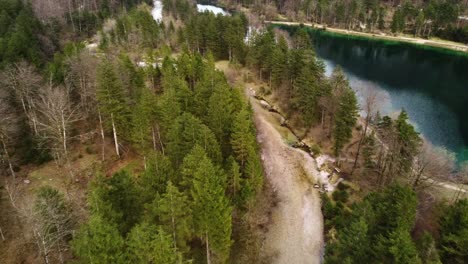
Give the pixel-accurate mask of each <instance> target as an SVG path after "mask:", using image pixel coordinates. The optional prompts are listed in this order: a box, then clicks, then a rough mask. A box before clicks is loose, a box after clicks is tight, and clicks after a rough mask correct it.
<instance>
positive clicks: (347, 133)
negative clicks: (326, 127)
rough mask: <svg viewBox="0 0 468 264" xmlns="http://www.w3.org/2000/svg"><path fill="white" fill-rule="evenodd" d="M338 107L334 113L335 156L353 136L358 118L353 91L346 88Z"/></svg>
mask: <svg viewBox="0 0 468 264" xmlns="http://www.w3.org/2000/svg"><path fill="white" fill-rule="evenodd" d="M339 102H340V105H339V109H338V111H337V113H336V117H335V124H334V133H333V136H334V146H333V149H334V151H335V155H337V156H338V155H339V154H340V152H341V149H342V148H343V147H344V145H345V144H346V143H348V142H349V140H350V139H351V137H352V135H353V128H354V126H355V125H356V120H357V116H358V103H357V99H356V94H355V93H354V91H353V90H352V89H351V88H349V87H347V88H345V89H344V91H343V94H342V96H341V97H340V99H339Z"/></svg>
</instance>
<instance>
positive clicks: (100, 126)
mask: <svg viewBox="0 0 468 264" xmlns="http://www.w3.org/2000/svg"><path fill="white" fill-rule="evenodd" d="M98 116H99V129H100V130H101V139H102V150H101V153H102V161H104V160H105V144H106V142H105V138H104V128H103V126H102V117H101V111H99V110H98Z"/></svg>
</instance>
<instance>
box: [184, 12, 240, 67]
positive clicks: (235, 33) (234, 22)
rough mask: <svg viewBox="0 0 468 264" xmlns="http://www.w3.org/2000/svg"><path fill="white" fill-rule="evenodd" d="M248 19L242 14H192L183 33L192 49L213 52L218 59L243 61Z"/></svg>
mask: <svg viewBox="0 0 468 264" xmlns="http://www.w3.org/2000/svg"><path fill="white" fill-rule="evenodd" d="M246 32H247V21H246V19H244V18H243V15H242V14H234V15H233V16H215V15H214V14H213V13H211V12H205V13H201V14H198V15H196V16H191V17H190V19H189V21H188V22H187V27H186V28H185V30H184V32H183V34H184V37H185V38H186V42H187V43H188V45H189V48H190V50H192V51H200V52H201V53H202V54H205V53H207V52H211V53H212V54H213V55H214V57H215V58H217V59H228V60H229V61H237V62H241V63H242V62H243V61H244V59H245V50H246V48H245V43H244V37H245V34H246Z"/></svg>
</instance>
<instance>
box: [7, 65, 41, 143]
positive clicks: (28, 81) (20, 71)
mask: <svg viewBox="0 0 468 264" xmlns="http://www.w3.org/2000/svg"><path fill="white" fill-rule="evenodd" d="M1 75H2V76H0V80H1V82H2V84H3V85H4V86H6V87H8V88H10V89H11V90H12V91H13V93H14V95H15V97H16V100H18V102H19V103H20V104H21V107H22V109H23V111H24V114H25V116H26V117H27V119H28V121H29V124H30V126H31V129H32V130H33V131H34V134H35V135H37V134H38V130H37V117H36V112H35V105H34V98H35V97H36V94H37V90H38V88H39V87H40V84H41V81H42V78H41V76H40V75H39V74H38V73H37V72H36V70H35V68H34V67H33V66H31V65H29V64H28V63H26V62H20V63H17V64H15V65H14V66H13V67H10V68H8V69H7V70H6V71H5V72H3V73H2V74H1Z"/></svg>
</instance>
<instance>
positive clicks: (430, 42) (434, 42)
mask: <svg viewBox="0 0 468 264" xmlns="http://www.w3.org/2000/svg"><path fill="white" fill-rule="evenodd" d="M265 23H272V24H278V25H288V26H295V25H300V24H301V23H299V22H286V21H265ZM302 24H304V25H305V26H308V27H314V28H322V29H323V28H324V25H321V24H315V23H302ZM326 30H327V31H330V32H334V33H338V34H344V35H354V36H361V37H366V38H373V39H382V40H391V41H399V42H407V43H412V44H417V45H425V46H431V47H436V48H444V49H450V50H455V51H459V52H460V51H461V52H468V45H465V44H462V43H457V42H452V41H448V40H441V39H423V38H415V37H408V36H402V35H397V36H392V35H388V34H385V33H380V34H379V33H366V32H359V31H353V30H347V29H341V28H333V27H326Z"/></svg>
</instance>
